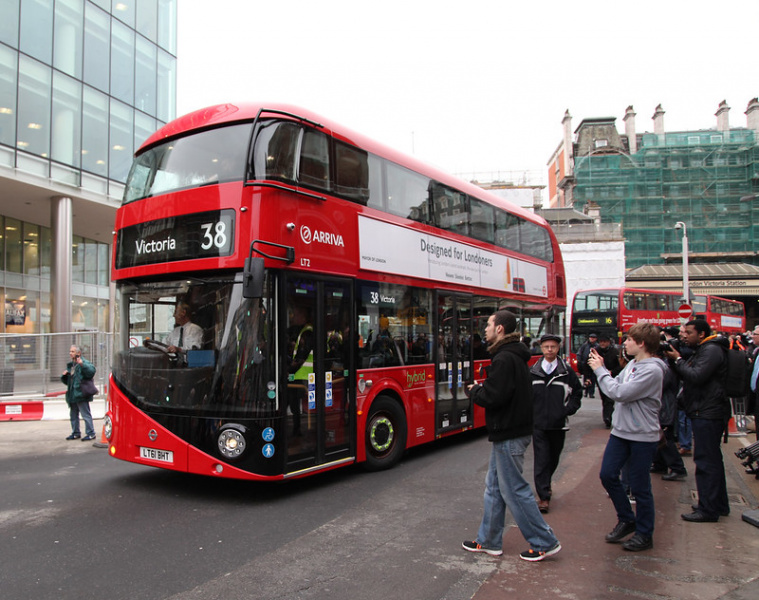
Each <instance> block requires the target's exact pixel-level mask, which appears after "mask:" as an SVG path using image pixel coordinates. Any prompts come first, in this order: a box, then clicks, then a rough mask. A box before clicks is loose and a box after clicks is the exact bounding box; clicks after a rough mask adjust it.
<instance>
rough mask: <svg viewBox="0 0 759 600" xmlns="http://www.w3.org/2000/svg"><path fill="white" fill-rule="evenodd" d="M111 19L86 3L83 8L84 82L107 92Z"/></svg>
mask: <svg viewBox="0 0 759 600" xmlns="http://www.w3.org/2000/svg"><path fill="white" fill-rule="evenodd" d="M110 31H111V18H110V17H109V16H108V13H106V12H103V11H102V10H100V9H99V8H96V7H95V6H93V5H92V4H91V3H89V2H86V3H85V7H84V82H85V83H87V84H89V85H91V86H93V87H95V88H97V89H99V90H101V91H103V92H106V93H107V92H108V91H109V83H110V80H109V78H108V74H109V73H108V68H109V66H110V64H111V34H110Z"/></svg>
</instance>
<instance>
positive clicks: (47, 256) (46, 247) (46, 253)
mask: <svg viewBox="0 0 759 600" xmlns="http://www.w3.org/2000/svg"><path fill="white" fill-rule="evenodd" d="M39 240H40V275H41V276H42V277H50V273H51V266H52V264H53V263H52V260H53V232H52V231H51V229H50V228H49V227H40V238H39Z"/></svg>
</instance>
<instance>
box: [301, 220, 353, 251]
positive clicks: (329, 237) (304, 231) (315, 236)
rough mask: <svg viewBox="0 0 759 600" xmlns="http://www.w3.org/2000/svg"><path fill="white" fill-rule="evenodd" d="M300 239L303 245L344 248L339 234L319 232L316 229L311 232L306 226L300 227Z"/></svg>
mask: <svg viewBox="0 0 759 600" xmlns="http://www.w3.org/2000/svg"><path fill="white" fill-rule="evenodd" d="M300 239H302V240H303V243H305V244H310V243H311V242H318V243H319V244H327V245H328V246H342V247H343V248H345V243H344V242H343V236H341V235H340V234H339V233H328V232H326V231H319V230H318V229H314V231H313V232H312V231H311V228H310V227H308V225H301V227H300Z"/></svg>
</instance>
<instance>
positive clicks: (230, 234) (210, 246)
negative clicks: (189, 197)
mask: <svg viewBox="0 0 759 600" xmlns="http://www.w3.org/2000/svg"><path fill="white" fill-rule="evenodd" d="M234 231H235V211H233V210H228V209H227V210H215V211H210V212H204V213H196V214H192V215H181V216H177V217H171V218H169V219H160V220H157V221H150V222H148V223H140V224H139V225H133V226H132V227H126V228H124V229H122V230H120V231H119V234H118V240H117V246H118V248H117V250H116V268H117V269H126V268H129V267H137V266H141V265H149V264H155V263H163V262H173V261H177V260H188V259H193V258H214V257H219V256H229V255H230V254H232V252H233V250H234Z"/></svg>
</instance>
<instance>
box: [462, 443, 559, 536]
mask: <svg viewBox="0 0 759 600" xmlns="http://www.w3.org/2000/svg"><path fill="white" fill-rule="evenodd" d="M530 439H531V436H526V437H521V438H516V439H513V440H506V441H504V442H493V448H492V450H491V451H490V466H489V467H488V474H487V476H486V477H485V510H484V512H483V515H482V523H480V529H479V531H478V532H477V542H478V543H480V544H482V546H484V547H485V548H490V549H492V550H500V549H501V548H502V547H503V530H504V528H505V522H506V507H507V506H508V507H509V509H510V510H511V514H512V516H513V517H514V521H515V522H516V524H517V527H519V531H521V532H522V535H523V536H524V539H525V540H527V542H528V543H529V544H530V548H532V549H533V550H536V551H546V550H549V549H550V548H552V547H553V546H555V545H556V543H557V542H558V540H557V539H556V536H555V535H554V534H553V530H552V529H551V528H550V527H549V526H548V524H547V523H546V522H545V521H544V520H543V516H542V515H541V514H540V511H539V510H538V504H537V502H535V496H533V494H532V488H530V484H529V483H527V481H526V480H525V478H524V477H523V475H522V469H523V466H524V453H525V450H526V449H527V446H529V445H530Z"/></svg>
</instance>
